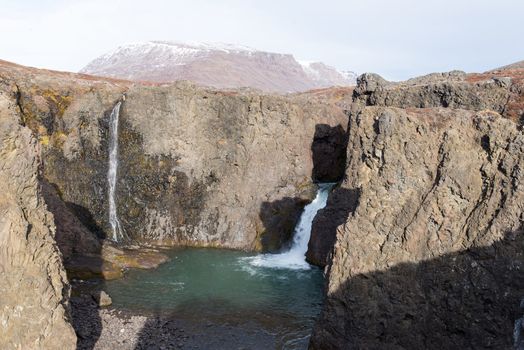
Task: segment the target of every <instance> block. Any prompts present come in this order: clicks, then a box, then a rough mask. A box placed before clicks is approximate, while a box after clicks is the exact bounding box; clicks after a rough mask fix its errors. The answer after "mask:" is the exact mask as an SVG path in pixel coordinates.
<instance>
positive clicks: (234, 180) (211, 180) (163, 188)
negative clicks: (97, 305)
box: [0, 65, 347, 250]
mask: <svg viewBox="0 0 524 350" xmlns="http://www.w3.org/2000/svg"><path fill="white" fill-rule="evenodd" d="M0 69H1V70H0V74H2V78H3V79H4V80H5V81H7V82H8V83H9V84H11V86H13V88H14V89H15V90H16V93H14V94H12V99H13V101H15V100H16V103H17V104H18V106H19V110H20V114H21V118H22V120H23V123H24V124H25V125H26V126H27V127H28V128H30V129H31V130H32V131H33V133H34V135H35V136H36V137H37V138H38V140H39V142H40V144H41V146H42V152H43V173H44V178H45V180H46V181H47V183H48V185H46V187H47V188H48V189H50V190H49V191H46V192H47V193H50V192H53V191H54V193H55V194H56V195H58V196H59V197H60V199H61V200H62V201H63V203H65V205H66V206H67V208H68V209H69V212H70V213H72V214H74V221H80V222H81V223H82V224H83V226H84V227H85V228H87V229H88V230H89V231H91V232H95V233H96V234H97V235H98V236H99V237H104V235H106V234H110V232H111V229H110V225H109V223H108V217H107V213H108V201H107V169H108V152H107V149H108V137H109V135H108V118H109V114H110V112H111V110H112V108H113V106H114V104H115V103H116V102H117V101H118V100H119V99H120V98H121V96H122V95H123V94H124V93H125V94H126V99H125V102H124V103H123V104H122V108H121V113H120V128H119V134H118V137H119V168H118V176H117V188H116V202H117V212H118V216H119V219H120V222H121V223H122V225H123V228H124V230H125V231H126V233H127V235H128V236H129V237H131V238H132V239H133V240H135V241H139V242H145V243H150V244H151V243H153V244H161V245H179V244H190V245H205V246H222V247H231V248H244V249H262V248H264V247H263V246H262V242H268V239H265V240H263V239H262V238H263V237H264V235H265V234H267V236H271V235H275V233H274V232H275V231H279V232H280V233H279V235H280V236H278V235H277V236H278V237H274V239H269V241H272V240H273V241H274V240H282V239H281V236H284V237H286V236H289V235H290V234H291V232H292V230H293V227H294V224H295V223H296V220H294V221H293V220H292V221H293V222H290V223H289V224H288V225H284V226H285V227H286V230H285V231H287V232H281V231H282V230H280V229H279V230H276V229H274V228H273V227H272V225H274V224H280V223H281V221H278V220H277V222H276V223H274V222H273V221H274V220H265V221H264V215H262V214H261V216H260V217H259V213H260V212H261V208H265V209H267V210H270V211H272V212H273V214H274V215H275V216H279V215H280V216H281V217H282V218H284V217H288V216H289V215H290V214H292V215H291V216H296V213H297V212H300V210H301V209H302V207H303V206H304V204H305V203H307V200H309V199H311V197H312V195H313V193H312V179H311V174H312V172H313V160H312V159H311V155H310V148H311V143H312V140H313V138H314V135H315V126H316V125H317V124H325V125H327V126H328V127H332V128H339V129H340V130H342V132H343V133H344V132H345V131H344V130H345V129H344V128H345V126H346V125H347V116H346V115H345V114H344V113H343V112H342V111H341V110H340V109H339V108H336V107H334V106H332V105H330V104H323V103H320V102H314V103H313V102H309V101H308V100H307V98H303V97H300V96H296V97H280V96H270V95H268V96H265V95H260V94H257V93H253V92H239V91H229V92H221V91H214V90H206V89H202V88H198V87H196V86H193V85H190V84H187V83H178V84H176V85H169V86H145V85H133V84H131V83H129V82H123V81H106V80H101V79H94V78H89V77H86V76H78V75H77V76H74V75H63V74H62V75H60V74H56V73H45V72H42V71H31V72H30V74H32V79H26V78H25V77H24V74H27V73H28V71H27V69H26V68H22V67H13V66H7V65H4V66H2V67H0ZM337 130H338V129H337ZM317 167H318V166H317ZM324 173H326V172H324ZM322 176H323V175H320V177H322ZM48 197H52V195H51V194H50V195H49V196H48ZM284 198H292V199H293V200H290V201H287V202H286V203H285V205H284V207H282V203H283V202H282V201H281V200H282V199H284ZM272 203H275V205H273V204H272ZM273 206H274V208H273V209H271V208H272V207H273ZM60 212H62V213H63V212H64V211H63V210H60ZM62 216H64V215H61V216H59V217H58V216H57V217H58V218H59V219H61V218H62ZM62 221H63V220H62ZM69 221H71V220H69ZM70 231H71V230H69V232H70ZM59 232H60V230H59ZM60 236H61V235H60ZM77 236H78V235H77ZM78 237H80V236H78ZM78 237H77V238H74V239H73V238H68V241H69V242H71V241H74V240H75V239H78ZM283 240H285V239H283ZM86 243H87V244H85V245H84V244H82V245H81V246H82V247H83V248H82V249H88V247H89V246H91V245H93V244H91V243H92V242H91V243H89V242H86ZM267 245H268V247H272V248H275V246H278V245H279V244H271V242H269V243H268V244H267ZM94 249H95V250H96V249H97V248H96V247H94Z"/></svg>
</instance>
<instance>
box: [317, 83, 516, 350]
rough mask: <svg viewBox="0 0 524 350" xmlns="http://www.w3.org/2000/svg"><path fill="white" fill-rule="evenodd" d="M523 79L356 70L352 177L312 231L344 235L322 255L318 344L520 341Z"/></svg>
mask: <svg viewBox="0 0 524 350" xmlns="http://www.w3.org/2000/svg"><path fill="white" fill-rule="evenodd" d="M520 77H521V76H520V75H515V76H512V77H505V76H498V77H494V79H492V78H493V77H492V76H491V75H489V74H487V75H463V74H461V73H451V74H448V75H438V76H429V77H424V78H421V79H417V80H412V81H408V82H405V83H401V84H390V83H387V82H385V81H383V80H382V79H381V78H379V77H377V76H373V75H365V76H363V77H362V78H361V80H360V82H359V86H358V87H357V88H356V90H355V94H354V101H355V103H354V106H353V110H352V113H351V115H350V121H349V127H348V134H349V140H348V147H347V166H346V170H345V178H344V181H343V182H342V184H341V186H340V187H339V188H337V189H336V190H335V191H334V193H333V194H332V195H331V197H330V200H329V201H328V205H327V207H326V209H324V211H323V212H321V213H319V215H318V216H317V218H316V220H315V223H314V228H313V238H312V240H313V239H315V238H314V237H315V236H317V238H316V239H317V240H318V239H319V238H318V237H323V239H331V240H333V241H335V240H336V243H335V245H334V248H333V250H332V251H331V252H329V251H328V253H327V254H328V256H320V257H317V259H324V260H323V261H324V262H325V263H330V265H329V268H328V271H329V274H328V276H329V282H328V286H327V300H326V304H325V306H324V309H323V311H322V314H321V317H320V319H319V321H318V322H317V325H316V327H315V331H314V334H313V336H312V340H311V344H310V348H312V349H348V348H349V349H351V348H354V349H382V348H385V349H437V348H439V349H456V348H461V349H483V348H486V349H487V348H496V349H502V348H510V347H511V346H512V342H513V339H512V335H513V326H514V321H515V320H516V319H517V318H519V317H520V316H519V314H520V313H521V312H520V311H519V304H520V301H521V298H522V297H523V296H524V277H523V276H522V273H521V271H522V268H524V250H523V248H524V231H523V227H524V204H523V203H524V182H523V181H524V173H523V172H522V167H523V164H524V134H523V132H522V125H521V124H520V123H519V122H520V120H521V117H522V115H523V113H524V108H521V106H522V105H521V102H522V100H523V99H522V97H523V95H522V92H523V91H524V90H523V89H522V80H521V78H520ZM327 217H330V218H331V224H325V223H326V222H327V219H326V218H327ZM323 235H324V236H323ZM330 235H331V236H330ZM333 235H336V236H335V237H336V238H335V239H334V238H333ZM310 254H311V252H310ZM329 254H332V259H329Z"/></svg>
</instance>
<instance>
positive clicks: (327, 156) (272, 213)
mask: <svg viewBox="0 0 524 350" xmlns="http://www.w3.org/2000/svg"><path fill="white" fill-rule="evenodd" d="M347 142H348V134H347V132H346V130H345V129H344V128H343V127H342V125H336V126H330V125H328V124H317V125H315V134H314V136H313V140H312V141H311V157H312V160H313V170H312V174H311V179H312V181H313V182H338V181H340V180H341V179H342V178H343V176H344V172H345V167H346V153H347V152H346V148H347ZM308 197H309V198H310V199H312V198H313V197H314V194H313V193H309V194H308V193H304V194H303V196H302V197H299V196H297V197H295V198H291V197H285V198H282V199H280V200H276V201H273V202H264V203H262V205H261V207H260V213H259V217H260V220H261V222H262V225H263V232H262V234H261V238H260V242H261V246H262V250H263V251H264V252H272V253H274V252H278V251H281V250H285V249H287V248H289V245H290V244H291V240H292V238H293V232H294V229H295V226H296V225H297V224H298V221H299V219H300V215H301V214H302V211H303V209H304V206H305V205H306V204H307V203H308V202H309V200H307V198H308ZM346 217H347V216H346ZM339 221H340V220H339ZM319 241H321V243H322V244H323V245H326V244H325V243H324V242H323V240H322V239H320V240H319ZM328 241H329V242H331V240H330V239H328ZM329 244H331V245H332V244H333V242H331V243H328V245H329ZM324 250H325V249H324Z"/></svg>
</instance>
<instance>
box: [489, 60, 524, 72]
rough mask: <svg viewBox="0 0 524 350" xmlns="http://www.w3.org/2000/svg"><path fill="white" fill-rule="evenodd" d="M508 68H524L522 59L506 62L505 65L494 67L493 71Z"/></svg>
mask: <svg viewBox="0 0 524 350" xmlns="http://www.w3.org/2000/svg"><path fill="white" fill-rule="evenodd" d="M509 69H524V61H519V62H515V63H512V64H508V65H507V66H504V67H499V68H496V69H494V70H493V71H499V70H509Z"/></svg>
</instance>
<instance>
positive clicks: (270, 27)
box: [0, 0, 524, 80]
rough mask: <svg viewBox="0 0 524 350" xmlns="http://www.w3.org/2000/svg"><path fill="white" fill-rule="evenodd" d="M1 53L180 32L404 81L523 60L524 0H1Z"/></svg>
mask: <svg viewBox="0 0 524 350" xmlns="http://www.w3.org/2000/svg"><path fill="white" fill-rule="evenodd" d="M0 33H1V34H0V59H5V60H8V61H13V62H16V63H20V64H25V65H30V66H35V67H42V68H49V69H58V70H67V71H78V70H79V69H80V68H82V67H83V66H84V65H86V64H87V63H88V62H89V61H90V60H92V59H94V58H96V57H97V56H99V55H101V54H103V53H105V52H107V51H110V50H112V49H114V48H115V47H117V46H119V45H122V44H126V43H130V42H137V41H147V40H179V41H210V42H215V41H218V42H228V43H234V44H242V45H247V46H251V47H253V48H257V49H261V50H266V51H273V52H283V53H292V54H294V55H295V57H296V58H297V59H302V60H315V61H323V62H325V63H327V64H329V65H332V66H335V67H337V68H339V69H343V70H346V69H347V70H353V71H356V72H358V73H363V72H367V71H371V72H377V73H379V74H381V75H383V76H384V77H386V78H388V79H393V80H399V79H406V78H409V77H413V76H416V75H421V74H426V73H430V72H434V71H447V70H452V69H461V70H465V71H485V70H488V69H491V68H495V67H498V66H502V65H505V64H509V63H512V62H515V61H520V60H524V44H523V43H524V0H358V1H356V0H346V1H342V0H331V1H330V0H324V1H322V0H316V1H310V0H302V1H299V0H296V1H295V0H287V1H286V0H280V1H275V0H259V1H254V0H221V1H218V0H215V1H212V0H192V1H179V0H173V1H168V0H70V1H66V0H12V1H9V0H0Z"/></svg>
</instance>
